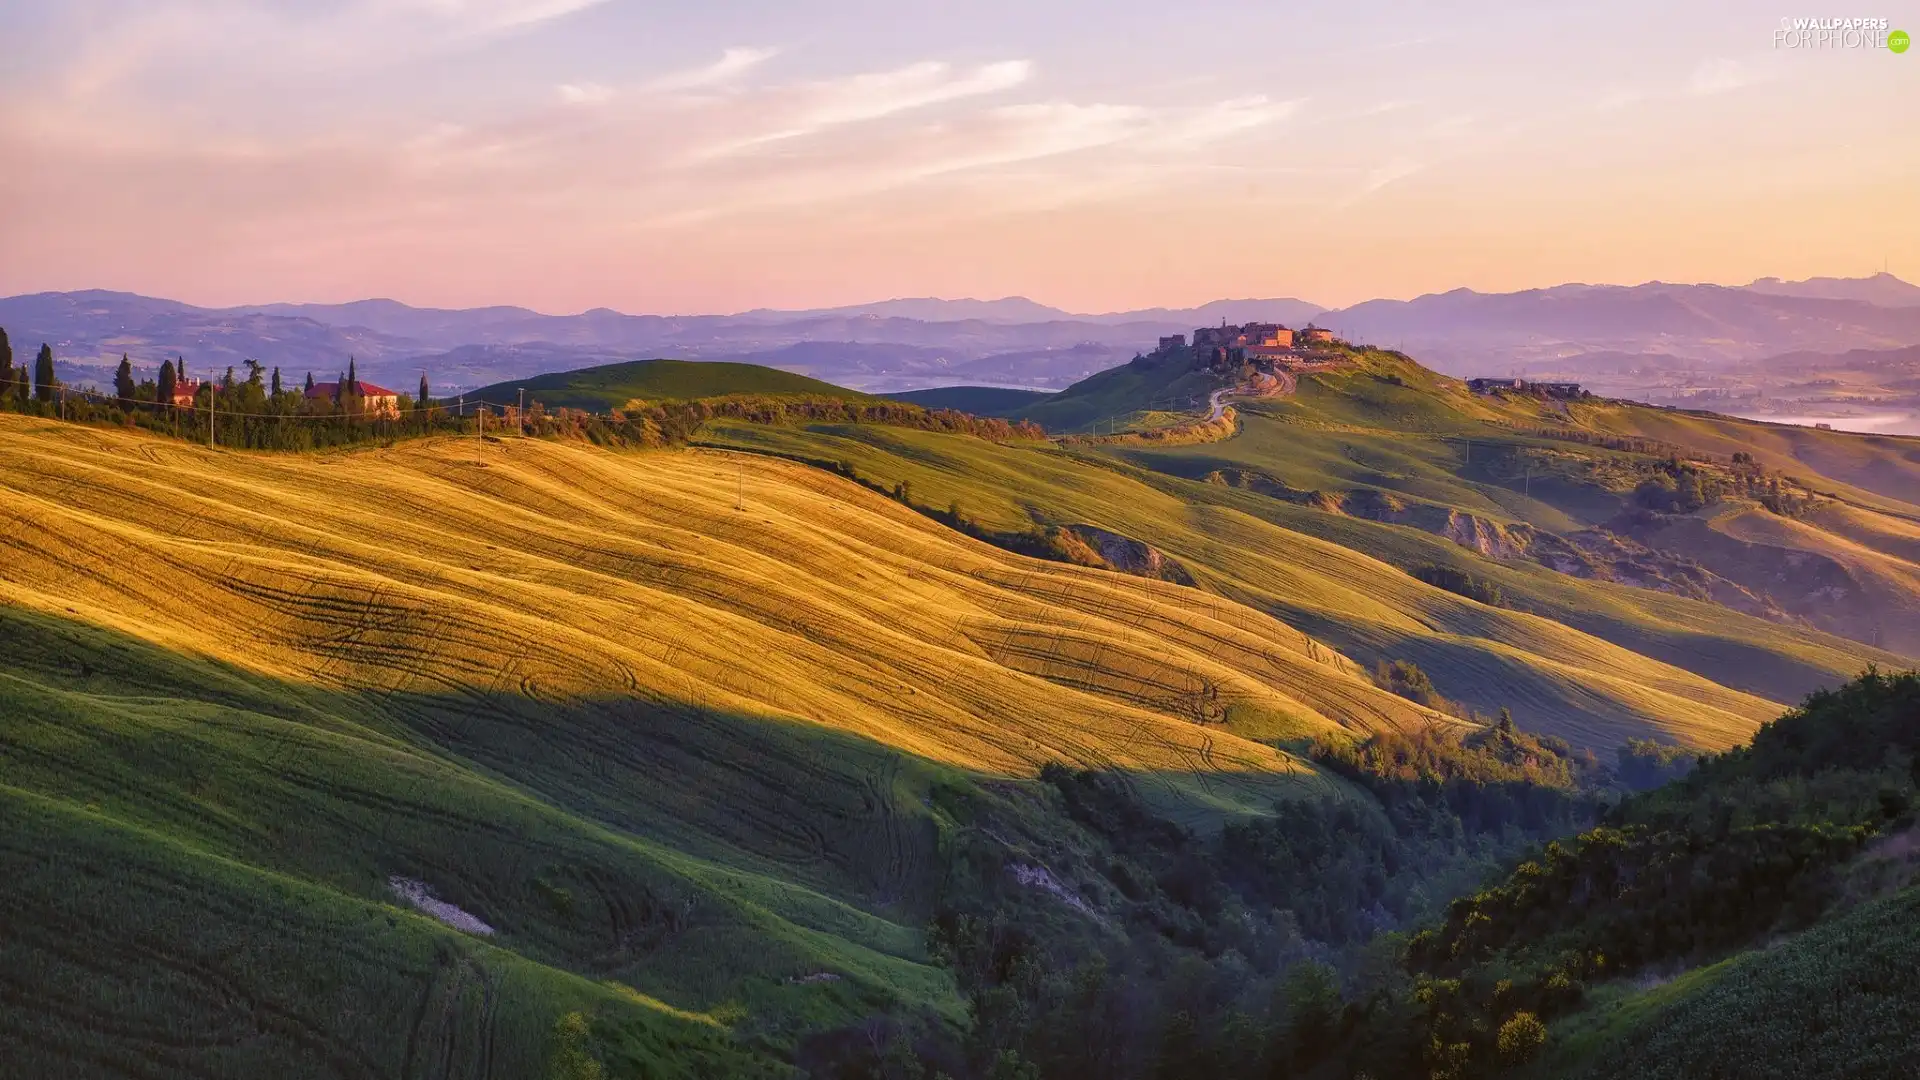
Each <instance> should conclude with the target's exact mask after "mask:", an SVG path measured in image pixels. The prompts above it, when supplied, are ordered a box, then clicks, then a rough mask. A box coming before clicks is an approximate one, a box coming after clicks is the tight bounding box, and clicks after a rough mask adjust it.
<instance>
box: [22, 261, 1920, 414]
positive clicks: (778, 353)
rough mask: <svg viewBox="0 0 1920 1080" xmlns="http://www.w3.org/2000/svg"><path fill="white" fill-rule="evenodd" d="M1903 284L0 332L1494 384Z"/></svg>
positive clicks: (244, 319) (148, 345)
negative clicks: (1361, 367) (1340, 342)
mask: <svg viewBox="0 0 1920 1080" xmlns="http://www.w3.org/2000/svg"><path fill="white" fill-rule="evenodd" d="M1912 290H1913V287H1912V286H1908V285H1906V284H1905V283H1903V282H1899V281H1898V279H1894V278H1887V277H1884V276H1881V277H1875V278H1870V279H1860V280H1858V281H1855V280H1852V279H1831V280H1829V279H1815V280H1814V281H1812V282H1809V283H1800V284H1799V285H1792V284H1787V285H1781V286H1779V287H1777V288H1776V287H1775V286H1772V285H1768V284H1767V283H1766V282H1764V281H1763V282H1760V283H1756V285H1755V286H1751V287H1743V288H1726V287H1721V286H1712V285H1669V284H1661V283H1650V284H1646V285H1639V286H1633V287H1620V286H1593V285H1563V286H1557V287H1554V288H1551V289H1535V290H1528V291H1525V292H1518V293H1507V294H1481V293H1475V292H1472V291H1470V290H1464V289H1462V290H1455V291H1453V292H1449V293H1442V294H1432V295H1428V296H1423V297H1419V298H1416V299H1414V300H1408V301H1398V300H1373V301H1368V302H1366V303H1362V304H1357V305H1354V306H1352V307H1349V308H1345V309H1343V310H1339V311H1324V310H1322V309H1321V308H1320V307H1319V306H1318V305H1315V304H1311V303H1307V302H1304V301H1300V300H1295V299H1290V298H1276V299H1266V300H1258V299H1255V300H1220V301H1214V302H1212V303H1208V304H1204V305H1201V306H1199V307H1195V308H1152V309H1144V310H1139V311H1129V312H1113V313H1108V314H1100V315H1074V314H1069V313H1066V312H1063V311H1059V310H1057V309H1054V308H1050V307H1047V306H1045V305H1041V304H1037V303H1034V302H1032V301H1027V300H1023V299H1021V298H1017V297H1015V298H1009V299H1005V300H995V301H973V300H952V301H949V300H932V299H925V300H895V301H884V302H881V303H877V304H862V305H852V306H848V307H840V308H830V309H820V310H813V311H791V312H782V311H768V310H760V311H752V312H745V313H741V314H738V315H687V316H659V315H629V314H623V313H620V312H616V311H609V310H606V309H596V310H593V311H587V312H582V313H579V314H572V315H548V314H542V313H538V312H534V311H529V310H526V309H524V308H516V307H491V308H477V309H471V310H441V309H428V308H414V307H410V306H408V305H406V304H402V303H398V302H395V301H392V300H364V301H356V302H353V303H347V304H266V305H253V306H246V307H238V308H231V309H218V310H217V309H208V308H198V307H193V306H191V305H187V304H181V303H177V302H173V301H167V300H155V299H151V298H147V297H139V296H133V295H129V294H123V293H107V292H85V293H70V294H40V295H34V296H21V297H11V298H6V299H0V326H6V327H7V328H8V329H9V331H10V332H11V333H13V335H14V336H15V337H16V338H17V339H18V340H21V341H30V342H38V341H41V340H45V341H49V342H51V343H52V344H54V346H55V348H56V350H57V352H58V353H59V356H60V360H61V362H62V363H63V364H64V365H67V367H66V368H65V370H69V371H71V372H73V373H74V377H76V378H84V379H93V380H96V381H97V380H98V378H99V372H100V369H101V368H102V367H104V366H110V365H111V364H113V363H117V362H118V359H119V357H120V355H121V354H122V353H126V354H128V355H129V356H130V357H131V358H132V359H133V361H134V362H135V364H136V365H137V366H139V367H141V368H142V369H152V368H157V367H158V365H159V363H160V362H161V361H162V360H164V359H168V358H171V357H173V356H175V355H184V356H186V357H187V359H188V364H189V366H190V367H192V368H194V369H195V370H198V369H199V368H200V367H202V366H204V367H207V368H212V369H215V370H220V369H224V368H225V367H227V366H229V365H235V366H237V365H238V364H239V363H240V362H241V361H242V360H244V359H246V358H249V357H252V358H256V359H259V360H261V361H262V362H263V363H266V364H268V365H270V366H272V365H278V366H280V367H282V368H283V369H286V370H289V371H292V372H295V373H297V374H303V373H304V372H305V371H307V370H313V371H315V372H322V373H324V372H331V371H335V370H338V368H339V367H341V366H343V365H344V361H345V359H346V357H347V356H348V355H352V356H354V357H355V358H356V360H357V361H358V362H359V363H360V364H361V370H362V371H363V372H364V373H366V374H368V375H369V376H370V377H372V378H374V379H376V380H380V381H385V382H387V383H389V384H395V383H409V382H411V381H412V380H413V379H416V378H418V376H419V375H420V373H421V371H422V370H425V371H426V373H427V375H428V377H429V379H430V380H431V381H433V382H434V383H435V384H436V385H442V386H463V387H471V386H475V385H484V384H487V383H492V382H499V381H503V380H506V379H516V378H526V377H529V376H532V375H537V374H541V373H543V372H546V371H552V370H558V369H565V368H578V367H585V366H589V365H592V364H595V363H602V362H606V361H608V360H613V359H642V358H645V357H650V356H663V355H667V356H676V357H681V358H687V359H729V360H747V361H749V362H755V363H770V364H776V365H781V366H792V367H795V368H799V369H802V370H804V371H805V372H806V373H807V374H810V375H813V376H815V377H819V378H824V379H827V380H829V381H840V382H846V383H851V384H857V385H859V386H860V387H861V388H863V389H873V390H876V391H897V390H903V389H911V388H915V387H919V386H926V385H935V384H948V383H954V382H1000V383H1010V384H1015V385H1026V386H1042V387H1058V386H1065V385H1067V384H1068V383H1070V382H1073V381H1076V380H1078V379H1081V378H1084V377H1086V376H1088V375H1090V374H1092V373H1094V372H1095V371H1098V370H1102V369H1104V368H1107V367H1111V366H1113V365H1115V364H1117V363H1120V362H1123V361H1124V360H1126V359H1127V358H1128V357H1130V356H1132V355H1135V354H1137V353H1142V352H1146V351H1149V350H1151V349H1152V348H1153V346H1154V344H1155V343H1156V342H1157V340H1158V339H1159V338H1160V337H1161V336H1163V335H1167V334H1176V333H1191V332H1192V331H1193V329H1194V328H1195V327H1196V326H1201V325H1213V324H1217V323H1218V322H1220V321H1221V320H1223V319H1224V320H1226V321H1229V322H1236V323H1237V322H1244V321H1248V320H1254V319H1262V320H1276V321H1280V322H1285V323H1290V324H1294V325H1301V324H1304V323H1305V322H1307V321H1311V320H1318V321H1319V322H1322V323H1325V324H1327V325H1329V326H1331V327H1333V328H1334V329H1336V330H1338V331H1340V332H1341V333H1342V334H1343V335H1344V336H1346V337H1348V338H1350V339H1353V340H1360V341H1369V342H1372V343H1374V344H1380V345H1399V346H1403V347H1406V348H1409V349H1411V350H1413V351H1414V352H1416V353H1418V354H1419V355H1421V356H1422V357H1424V358H1427V359H1428V360H1429V361H1430V362H1432V363H1434V364H1436V365H1438V366H1440V367H1443V368H1446V369H1448V370H1450V371H1454V372H1455V373H1458V374H1469V373H1473V374H1478V373H1482V372H1483V371H1484V370H1492V371H1493V372H1494V373H1502V372H1505V371H1506V370H1508V369H1510V368H1511V367H1513V366H1516V365H1537V364H1541V363H1548V364H1552V363H1554V362H1558V361H1562V360H1564V359H1565V358H1566V357H1569V356H1577V355H1578V354H1583V353H1594V352H1608V351H1611V352H1621V353H1630V354H1631V353H1647V354H1666V355H1671V356H1674V357H1678V358H1680V359H1681V360H1683V361H1685V362H1691V363H1700V362H1713V361H1727V360H1750V359H1757V358H1760V357H1764V356H1768V355H1775V354H1779V353H1783V352H1789V351H1796V350H1813V351H1822V352H1842V351H1846V350H1849V349H1862V348H1865V349H1887V348H1897V347H1905V346H1908V345H1912V344H1914V343H1915V342H1916V341H1920V305H1915V304H1911V303H1910V302H1909V300H1910V297H1909V293H1910V292H1911V291H1912ZM1903 297H1909V299H1903ZM1866 300H1873V301H1876V302H1874V303H1868V302H1865V301H1866ZM787 353H791V354H792V355H791V356H788V355H784V354H787Z"/></svg>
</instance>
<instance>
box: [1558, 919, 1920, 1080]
mask: <svg viewBox="0 0 1920 1080" xmlns="http://www.w3.org/2000/svg"><path fill="white" fill-rule="evenodd" d="M1916 968H1920V889H1908V890H1906V891H1904V892H1901V893H1898V894H1896V895H1894V896H1891V897H1888V898H1886V899H1884V900H1879V901H1876V902H1874V903H1872V904H1868V905H1865V906H1863V907H1861V908H1859V909H1857V910H1855V911H1851V912H1849V913H1847V914H1845V915H1843V916H1841V917H1839V918H1837V919H1834V920H1832V921H1830V922H1827V923H1823V924H1821V925H1820V926H1818V927H1815V928H1814V929H1812V930H1809V931H1807V932H1805V933H1803V934H1800V935H1798V936H1796V937H1793V938H1791V939H1789V940H1787V941H1784V942H1780V943H1778V944H1776V945H1774V946H1773V947H1770V948H1764V949H1756V950H1753V951H1750V952H1745V953H1742V954H1740V955H1739V956H1736V957H1733V958H1731V959H1728V960H1723V961H1721V962H1720V963H1717V964H1714V965H1711V966H1709V967H1704V968H1700V969H1697V970H1694V971H1690V972H1687V973H1686V974H1684V975H1681V976H1679V977H1677V978H1675V979H1674V980H1673V981H1671V982H1668V983H1665V984H1663V985H1659V986H1655V987H1652V988H1649V989H1646V990H1640V991H1637V992H1632V993H1629V994H1626V995H1623V996H1621V997H1619V998H1616V999H1614V1000H1611V1001H1607V1002H1605V1003H1603V1004H1600V1005H1596V1006H1595V1007H1594V1008H1593V1009H1591V1010H1589V1012H1588V1013H1587V1014H1583V1015H1581V1016H1579V1017H1577V1018H1575V1019H1574V1020H1573V1021H1572V1022H1570V1023H1569V1025H1568V1028H1567V1030H1566V1031H1565V1032H1564V1034H1563V1036H1562V1037H1563V1038H1564V1040H1565V1041H1564V1043H1563V1044H1562V1045H1560V1046H1558V1047H1557V1048H1556V1052H1555V1053H1554V1054H1553V1056H1552V1058H1551V1059H1550V1061H1549V1062H1548V1063H1545V1064H1544V1065H1543V1067H1542V1069H1541V1071H1540V1073H1539V1075H1542V1076H1564V1077H1579V1078H1582V1080H1588V1078H1591V1080H1601V1078H1612V1077H1636V1078H1641V1077H1644V1078H1646V1080H1722V1078H1724V1080H1735V1078H1745V1077H1781V1078H1786V1077H1809V1076H1855V1077H1867V1076H1885V1077H1894V1076H1904V1075H1908V1070H1909V1069H1910V1068H1911V1066H1912V1063H1913V1062H1914V1061H1915V1060H1916V1059H1920V983H1916V981H1915V980H1914V978H1913V973H1914V971H1915V970H1916ZM1736 1033H1737V1035H1736Z"/></svg>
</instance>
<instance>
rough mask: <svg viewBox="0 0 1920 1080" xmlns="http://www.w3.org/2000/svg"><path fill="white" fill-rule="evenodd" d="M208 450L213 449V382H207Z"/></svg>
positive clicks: (210, 380) (209, 380)
mask: <svg viewBox="0 0 1920 1080" xmlns="http://www.w3.org/2000/svg"><path fill="white" fill-rule="evenodd" d="M207 449H209V450H211V449H213V380H212V379H208V380H207Z"/></svg>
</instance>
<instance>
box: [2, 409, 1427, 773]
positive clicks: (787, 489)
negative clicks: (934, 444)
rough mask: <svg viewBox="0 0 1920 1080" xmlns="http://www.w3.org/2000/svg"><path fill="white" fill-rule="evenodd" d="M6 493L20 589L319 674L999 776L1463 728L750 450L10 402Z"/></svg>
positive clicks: (1287, 638)
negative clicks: (305, 429)
mask: <svg viewBox="0 0 1920 1080" xmlns="http://www.w3.org/2000/svg"><path fill="white" fill-rule="evenodd" d="M0 484H4V488H5V491H6V499H5V503H4V507H0V530H4V533H5V535H6V536H7V537H9V538H10V539H9V542H8V544H7V551H6V556H7V557H6V561H5V564H4V568H3V569H0V597H4V599H5V601H6V602H7V603H10V604H16V605H22V606H25V607H29V608H36V609H41V610H44V611H47V612H49V613H62V612H65V613H68V614H70V615H72V616H75V617H78V618H79V619H81V620H84V621H87V622H90V623H94V624H98V625H101V626H104V627H108V628H111V629H114V630H116V631H119V632H122V633H125V634H128V635H131V636H134V637H137V638H142V639H145V640H147V641H150V642H152V643H153V644H155V645H159V646H162V647H165V648H167V649H171V650H174V651H176V652H180V653H184V654H188V655H195V656H202V657H207V658H210V659H214V660H218V661H221V662H224V663H228V664H232V665H234V666H237V667H240V668H243V669H247V670H251V671H255V672H258V673H260V674H262V675H266V676H270V677H273V678H276V679H280V680H286V681H291V682H296V683H309V684H313V685H317V686H321V687H328V688H336V689H349V690H356V691H370V692H372V693H375V694H379V695H383V696H389V697H391V696H395V695H409V694H427V693H431V694H454V695H458V694H461V693H465V692H469V691H481V692H486V693H495V692H499V691H503V690H504V691H509V692H518V693H520V694H523V695H525V696H527V697H530V698H534V699H551V700H555V701H566V700H579V699H587V698H598V697H605V696H609V695H623V696H631V697H639V698H644V699H647V700H651V701H660V702H670V703H691V704H693V705H696V706H698V707H699V708H701V709H707V710H715V711H722V712H727V713H732V714H742V715H749V716H760V717H765V718H768V719H773V720H779V721H783V722H801V723H805V724H811V725H819V726H821V727H825V728H831V729H837V730H840V731H843V732H846V733H848V734H852V735H857V736H860V737H862V738H865V739H869V740H873V741H875V742H878V743H881V744H884V745H887V746H891V747H894V748H896V749H899V750H903V751H906V752H909V753H912V754H914V755H916V756H919V757H922V758H926V759H929V760H933V761H938V762H943V763H946V764H949V765H953V766H958V767H961V768H965V769H970V770H979V771H982V772H987V773H995V774H1006V775H1031V774H1033V773H1034V772H1035V771H1036V770H1037V769H1038V768H1039V766H1040V765H1042V764H1044V763H1046V762H1049V761H1062V762H1067V763H1072V764H1076V765H1084V766H1096V765H1103V766H1114V767H1119V768H1124V769H1127V770H1129V771H1134V772H1139V773H1147V774H1155V775H1161V776H1182V775H1184V776H1193V777H1203V778H1214V780H1215V783H1216V784H1224V785H1226V786H1227V788H1228V789H1229V790H1230V789H1232V788H1233V787H1235V786H1236V785H1241V784H1246V783H1249V782H1252V785H1253V786H1252V789H1250V790H1249V791H1248V794H1250V795H1252V794H1256V790H1258V789H1266V788H1268V787H1269V786H1270V782H1272V781H1288V782H1291V781H1293V780H1308V779H1309V778H1310V777H1311V775H1312V774H1311V770H1310V769H1309V768H1308V767H1307V766H1306V765H1305V764H1304V763H1303V762H1302V761H1301V760H1299V759H1297V758H1295V757H1293V756H1291V755H1289V754H1288V753H1286V752H1285V751H1283V750H1277V749H1275V748H1273V747H1272V746H1270V745H1263V744H1261V743H1256V742H1252V741H1249V740H1248V739H1245V738H1242V737H1240V736H1239V735H1236V734H1235V733H1234V732H1235V730H1236V729H1237V728H1242V727H1246V728H1257V729H1258V730H1260V731H1262V732H1265V733H1272V732H1275V731H1279V732H1282V733H1285V734H1288V735H1291V736H1295V737H1302V736H1311V735H1314V734H1319V733H1323V732H1331V731H1338V730H1347V731H1352V732H1356V733H1360V732H1365V731H1367V730H1370V729H1373V728H1376V727H1379V726H1382V725H1395V726H1405V725H1417V724H1424V723H1430V722H1450V721H1446V720H1444V719H1442V718H1440V717H1438V716H1437V715H1436V714H1433V713H1431V712H1429V711H1427V710H1425V709H1423V708H1421V707H1419V706H1417V705H1414V704H1413V703H1410V702H1407V701H1405V700H1403V699H1401V698H1398V697H1395V696H1393V695H1391V694H1388V693H1386V692H1384V691H1382V690H1379V689H1377V688H1376V687H1374V686H1373V685H1372V684H1371V682H1370V681H1368V680H1367V678H1366V677H1365V675H1364V673H1362V672H1361V671H1359V670H1358V669H1357V668H1356V666H1355V665H1353V664H1352V663H1351V662H1349V661H1348V660H1346V659H1345V658H1344V657H1342V656H1340V655H1339V654H1338V653H1337V652H1335V651H1334V650H1332V649H1330V648H1328V647H1326V646H1325V645H1323V644H1320V643H1318V642H1315V641H1313V640H1311V639H1309V638H1308V637H1306V636H1305V635H1303V634H1301V633H1300V632H1298V631H1296V630H1293V629H1291V628H1289V627H1288V626H1286V625H1284V624H1282V623H1280V622H1278V621H1276V620H1274V619H1272V618H1270V617H1267V616H1265V615H1261V614H1259V613H1257V612H1254V611H1252V610H1251V609H1248V608H1245V607H1242V606H1240V605H1237V604H1235V603H1232V602H1231V601H1227V600H1223V599H1221V598H1219V597H1217V596H1213V595H1210V594H1208V593H1205V592H1201V591H1198V590H1194V589H1189V588H1182V587H1179V586H1175V585H1171V584H1165V583H1161V582H1155V581H1147V580H1142V579H1136V578H1132V577H1127V576H1123V575H1117V574H1112V573H1109V572H1105V571H1098V570H1091V569H1084V568H1080V567H1073V566H1066V565H1060V564H1054V563H1044V562H1039V561H1036V560H1031V559H1027V558H1025V557H1021V556H1017V555H1012V554H1009V553H1006V552H1004V551H1001V550H999V549H997V548H994V547H992V546H989V545H986V544H984V543H980V542H977V541H974V540H971V539H968V538H966V537H964V536H961V535H959V534H956V533H954V532H952V531H950V530H947V529H945V528H943V527H942V526H940V525H938V524H936V523H934V522H931V521H929V520H927V519H926V518H924V517H922V516H920V515H918V514H916V513H914V512H912V511H911V510H908V509H906V508H903V507H901V506H899V505H897V504H895V503H893V502H891V501H889V500H886V499H884V498H882V497H880V496H877V495H874V494H872V493H870V492H868V491H866V490H864V489H862V488H860V487H858V486H857V485H854V484H851V483H848V482H846V481H843V480H840V479H837V478H835V477H832V476H829V475H826V474H824V473H821V472H819V471H817V470H811V469H807V468H805V467H803V466H799V465H794V464H789V463H785V462H780V461H775V460H769V459H766V458H760V457H754V456H750V455H736V454H725V453H719V452H702V451H681V452H671V451H669V452H654V453H612V452H607V451H603V450H598V449H594V448H591V447H585V446H576V445H567V444H559V443H552V442H541V441H504V442H491V441H488V442H481V441H477V440H458V439H443V440H430V441H423V442H417V443H410V444H404V445H401V446H399V447H395V448H390V449H378V450H360V451H354V452H348V453H340V454H333V455H313V456H268V455H256V454H241V453H223V452H219V451H209V450H207V449H205V448H200V447H194V446H190V445H183V444H180V443H176V442H163V441H156V440H151V439H146V438H141V437H136V436H133V435H125V434H120V433H117V432H110V431H102V430H97V429H80V428H68V427H53V426H49V425H45V424H35V423H33V422H32V421H24V420H17V419H14V418H11V417H9V418H5V419H4V421H0ZM1205 786H1206V785H1204V784H1203V785H1202V787H1203V788H1204V787H1205Z"/></svg>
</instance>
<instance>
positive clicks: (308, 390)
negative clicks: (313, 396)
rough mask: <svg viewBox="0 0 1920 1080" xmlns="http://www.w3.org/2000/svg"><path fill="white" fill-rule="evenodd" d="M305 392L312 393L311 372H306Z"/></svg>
mask: <svg viewBox="0 0 1920 1080" xmlns="http://www.w3.org/2000/svg"><path fill="white" fill-rule="evenodd" d="M307 392H308V393H312V392H313V372H311V371H309V372H307Z"/></svg>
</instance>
